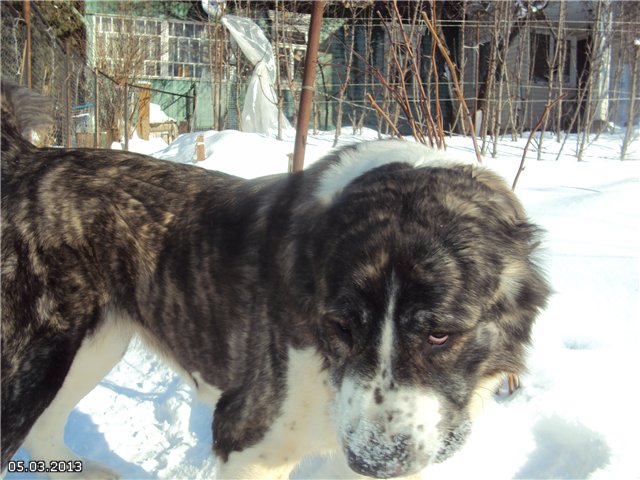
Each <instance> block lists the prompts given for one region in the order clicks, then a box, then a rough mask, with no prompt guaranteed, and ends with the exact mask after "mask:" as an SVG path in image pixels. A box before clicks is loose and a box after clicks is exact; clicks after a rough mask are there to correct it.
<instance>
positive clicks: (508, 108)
mask: <svg viewBox="0 0 640 480" xmlns="http://www.w3.org/2000/svg"><path fill="white" fill-rule="evenodd" d="M20 3H21V2H2V5H1V8H2V31H3V32H2V33H3V35H2V37H3V41H2V71H3V75H4V76H7V77H10V78H13V79H14V80H17V81H19V82H21V83H25V84H26V83H27V79H26V71H27V64H29V65H30V66H31V78H32V86H33V88H35V89H37V90H39V91H41V92H43V93H44V94H46V95H49V96H51V97H53V98H54V101H55V118H56V126H55V127H54V128H53V129H52V130H51V132H50V133H49V134H48V136H47V138H45V139H43V142H45V143H49V144H52V145H69V146H89V147H96V146H97V147H107V146H109V145H110V143H111V142H112V141H116V140H121V141H124V142H126V139H127V138H129V136H131V135H133V134H134V132H135V134H137V135H141V136H143V137H144V136H146V135H147V134H151V135H155V136H161V137H162V138H164V139H165V140H166V141H171V140H172V139H173V138H175V136H176V135H178V134H179V133H181V132H186V131H193V130H194V129H195V130H203V129H210V128H213V129H218V130H222V129H225V128H235V129H242V128H243V118H242V110H243V106H244V104H243V102H244V96H245V92H246V89H247V85H248V83H249V79H250V77H251V74H252V71H253V64H252V63H251V62H250V61H249V60H248V59H247V58H245V57H244V55H243V54H242V52H241V50H240V49H239V48H238V45H237V44H236V43H235V42H234V41H233V40H232V39H231V38H230V36H229V35H228V33H227V32H226V31H225V29H224V28H222V26H221V25H220V23H219V22H218V20H217V19H215V18H202V20H201V21H197V20H178V19H171V18H169V19H167V18H142V17H136V16H134V15H132V14H127V12H126V11H125V10H123V8H124V7H119V8H120V10H119V12H120V13H118V14H97V13H94V14H87V15H85V23H86V28H85V32H84V34H83V35H82V36H80V37H72V38H71V39H67V40H66V41H63V40H60V38H59V37H58V36H57V35H56V34H55V33H54V29H53V28H52V26H51V25H49V24H47V22H46V21H45V20H44V19H43V16H42V15H41V14H40V12H39V9H38V7H37V5H36V4H37V2H31V4H32V5H33V8H32V12H31V18H30V23H31V37H32V38H31V47H30V48H28V46H27V42H26V37H27V32H26V30H27V21H26V20H25V16H24V12H23V11H22V10H21V8H20ZM126 3H127V2H119V3H118V4H117V5H119V6H122V5H125V4H126ZM228 3H231V2H228ZM235 3H236V4H237V5H235V7H236V8H235V13H236V14H238V15H244V16H248V17H251V18H253V19H254V20H255V21H256V23H257V24H258V25H259V26H260V27H261V28H262V29H263V30H264V32H265V34H266V36H267V37H268V38H269V40H270V42H271V44H272V46H273V49H274V52H275V55H276V58H277V64H278V68H277V80H276V84H275V89H276V92H277V98H278V108H279V110H280V111H281V112H282V113H283V114H284V115H285V116H286V117H287V118H288V119H289V121H290V122H291V123H292V124H295V119H296V115H297V102H298V99H299V94H300V88H301V78H302V67H303V64H304V56H305V54H306V32H307V28H308V15H306V14H305V13H300V12H299V11H297V9H298V7H300V9H301V10H302V11H304V8H305V6H304V2H299V3H297V2H276V3H275V9H274V8H273V7H274V6H273V5H272V6H271V10H269V9H267V7H265V6H264V5H262V4H260V5H261V6H257V4H256V5H253V4H252V3H251V2H235ZM327 3H328V11H327V15H326V18H325V24H324V26H323V34H322V40H321V42H322V43H321V49H320V58H319V65H318V67H319V68H318V75H317V81H316V88H315V90H316V93H315V97H314V103H313V110H312V117H311V127H312V128H313V129H315V130H330V129H335V128H338V129H339V128H340V127H341V126H342V125H345V126H351V127H353V128H354V129H359V128H362V127H370V128H374V129H377V130H378V131H379V132H381V133H394V132H396V131H397V132H398V133H401V134H403V135H405V134H414V133H415V130H414V129H415V128H418V129H423V130H424V131H427V130H428V129H429V128H435V127H437V128H440V129H441V130H443V131H444V132H450V131H453V132H462V133H466V134H469V133H471V132H469V131H468V130H469V129H468V127H467V126H466V123H465V122H464V121H463V119H462V117H461V115H462V114H461V111H462V110H461V105H460V102H459V101H458V96H457V95H456V88H459V89H460V90H461V91H462V92H463V94H464V98H465V99H466V102H467V104H468V105H469V107H470V109H471V111H472V113H473V116H474V119H476V120H477V122H478V123H479V125H477V126H476V132H475V133H477V134H479V135H480V136H481V137H482V138H483V139H487V138H497V137H498V136H501V135H505V134H507V132H508V133H510V134H512V135H521V134H522V132H523V131H524V130H527V129H530V128H532V126H533V125H535V124H536V122H537V120H538V118H539V116H540V113H541V112H542V111H543V110H544V107H545V105H547V104H548V103H549V102H550V101H552V100H553V99H555V98H557V97H558V96H561V95H565V97H564V98H563V101H561V102H559V103H558V106H557V107H556V109H555V110H554V111H553V112H552V113H551V114H550V116H549V118H550V120H549V126H548V128H549V129H552V130H553V131H554V132H556V133H557V134H558V135H560V133H561V132H567V131H578V132H581V131H587V132H589V131H590V130H591V131H602V129H603V128H607V126H608V125H616V126H621V127H624V126H629V127H630V126H632V125H634V124H635V123H637V122H638V120H639V115H638V110H639V108H638V105H640V101H638V85H640V81H639V80H638V77H639V76H640V72H639V67H638V65H639V64H640V60H639V59H638V57H639V53H638V52H640V46H638V44H639V43H640V39H638V36H639V34H638V24H639V23H640V8H638V5H632V3H633V2H616V1H613V2H605V1H597V2H595V5H596V6H597V7H598V8H593V9H591V10H590V13H588V15H586V16H585V14H584V12H585V11H586V10H585V11H580V12H578V11H579V10H580V8H578V6H577V2H568V1H564V0H563V1H556V2H547V3H548V6H547V7H546V9H545V10H540V11H539V12H531V11H529V12H527V14H526V16H524V17H520V16H519V15H520V13H521V12H520V13H519V11H518V9H517V8H516V7H517V6H518V5H522V4H523V3H522V2H495V3H493V4H491V5H489V7H487V8H484V9H478V8H476V7H477V5H480V3H481V2H435V4H434V3H433V2H430V1H426V0H424V1H420V0H417V1H415V2H398V4H403V3H405V4H406V5H405V8H404V10H402V11H400V10H397V12H395V11H394V5H396V4H395V2H361V3H358V2H353V5H351V6H350V7H348V8H345V7H344V2H327ZM525 3H526V2H525ZM434 5H435V6H434ZM452 5H453V6H455V7H456V8H459V9H461V10H460V11H454V12H452V11H447V8H449V9H450V8H452V7H451V6H452ZM474 8H475V10H474ZM337 9H341V10H340V11H339V12H338V13H336V12H337ZM563 9H565V10H566V11H565V10H563ZM582 10H584V9H582ZM436 11H437V12H436ZM576 12H577V13H579V14H580V15H582V17H580V16H576ZM396 13H397V14H396ZM421 13H425V14H426V15H428V16H434V17H435V25H436V29H437V34H438V35H439V36H440V37H441V38H442V39H443V40H444V41H445V42H446V43H447V45H448V48H449V54H450V56H451V58H452V60H453V62H454V64H455V67H454V68H455V69H456V71H457V73H458V77H459V78H458V85H454V84H453V81H452V72H451V70H450V68H449V67H448V66H447V64H446V62H445V61H444V58H443V57H442V55H441V53H439V51H437V49H436V46H435V43H434V42H433V36H432V33H431V32H430V31H428V30H427V29H426V28H425V22H424V19H423V17H422V16H421ZM403 32H404V33H403ZM109 39H113V41H110V40H109ZM101 42H102V43H101ZM116 45H120V46H116ZM122 45H124V47H123V46H122ZM125 47H126V48H128V49H129V53H127V51H125V50H126V48H125ZM132 47H135V48H133V50H135V52H134V53H133V54H132V53H130V52H131V51H132ZM116 50H117V51H116ZM601 52H606V55H605V54H602V53H601ZM126 55H135V56H134V57H129V60H130V61H129V62H128V63H129V64H130V65H131V64H136V65H137V64H138V63H139V68H138V67H136V68H138V69H137V70H133V69H132V68H130V71H128V72H126V75H120V74H119V73H120V72H118V69H117V68H116V66H115V63H117V62H116V60H118V59H120V60H122V59H125V60H126V58H127V57H126ZM121 63H122V64H124V65H126V64H127V62H121ZM156 105H159V106H160V109H161V110H162V114H166V115H161V116H160V117H161V120H162V121H156V122H153V121H152V120H158V118H156V117H155V116H154V115H152V113H153V112H150V111H149V110H150V109H151V108H156V107H155V106H156ZM603 105H604V106H605V107H606V108H604V107H603ZM147 117H149V118H148V121H145V118H147ZM594 122H595V123H594ZM430 123H433V125H432V126H430ZM390 124H391V126H390ZM434 125H435V127H434ZM594 125H595V127H594ZM592 127H593V128H592ZM125 132H126V135H125ZM337 134H339V132H338V133H337Z"/></svg>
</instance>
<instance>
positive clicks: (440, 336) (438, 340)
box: [427, 333, 449, 346]
mask: <svg viewBox="0 0 640 480" xmlns="http://www.w3.org/2000/svg"><path fill="white" fill-rule="evenodd" d="M447 340H449V335H446V334H444V333H433V334H431V335H429V338H428V339H427V341H428V342H429V343H430V344H431V345H435V346H438V345H444V344H445V343H447Z"/></svg>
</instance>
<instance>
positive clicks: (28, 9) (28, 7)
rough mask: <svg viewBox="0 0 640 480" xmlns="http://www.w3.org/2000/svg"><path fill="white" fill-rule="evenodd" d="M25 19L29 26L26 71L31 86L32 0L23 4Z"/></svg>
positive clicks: (27, 0) (27, 82) (27, 83)
mask: <svg viewBox="0 0 640 480" xmlns="http://www.w3.org/2000/svg"><path fill="white" fill-rule="evenodd" d="M22 12H23V14H24V21H25V23H26V26H27V44H26V57H27V58H26V62H25V73H26V74H27V75H26V76H27V78H26V85H27V87H29V88H31V0H24V2H23V4H22Z"/></svg>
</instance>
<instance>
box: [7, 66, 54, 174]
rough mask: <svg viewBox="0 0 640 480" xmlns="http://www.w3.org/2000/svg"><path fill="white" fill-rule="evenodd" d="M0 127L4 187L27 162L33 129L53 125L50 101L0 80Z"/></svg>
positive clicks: (8, 81) (32, 146) (51, 103)
mask: <svg viewBox="0 0 640 480" xmlns="http://www.w3.org/2000/svg"><path fill="white" fill-rule="evenodd" d="M0 86H1V88H0V98H1V102H0V103H1V108H2V109H1V113H2V116H1V117H0V123H1V125H2V128H1V130H2V137H1V138H2V143H1V144H0V149H1V151H2V182H3V184H4V182H5V180H7V179H8V178H9V177H10V176H11V175H12V173H14V172H15V171H16V169H17V168H19V166H20V165H21V164H22V163H24V162H27V161H28V160H27V159H28V157H29V156H28V155H25V154H27V153H28V152H30V151H33V149H35V148H36V147H35V146H34V145H32V144H31V143H30V140H31V139H30V138H29V136H28V134H29V133H30V131H31V130H32V129H33V130H35V129H37V128H42V127H46V126H49V125H51V124H53V118H52V117H51V114H50V112H51V110H52V108H51V107H52V105H53V102H52V101H51V99H50V98H47V97H43V96H42V95H40V94H38V93H36V92H34V91H33V90H30V89H28V88H26V87H21V86H20V85H16V84H15V83H13V82H11V81H10V80H6V79H4V78H3V79H2V80H1V84H0Z"/></svg>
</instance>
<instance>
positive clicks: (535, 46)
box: [531, 33, 550, 82]
mask: <svg viewBox="0 0 640 480" xmlns="http://www.w3.org/2000/svg"><path fill="white" fill-rule="evenodd" d="M549 40H550V38H549V35H545V34H541V33H533V34H531V78H532V79H533V81H534V82H548V81H549V51H550V45H549V43H550V42H549Z"/></svg>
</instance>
